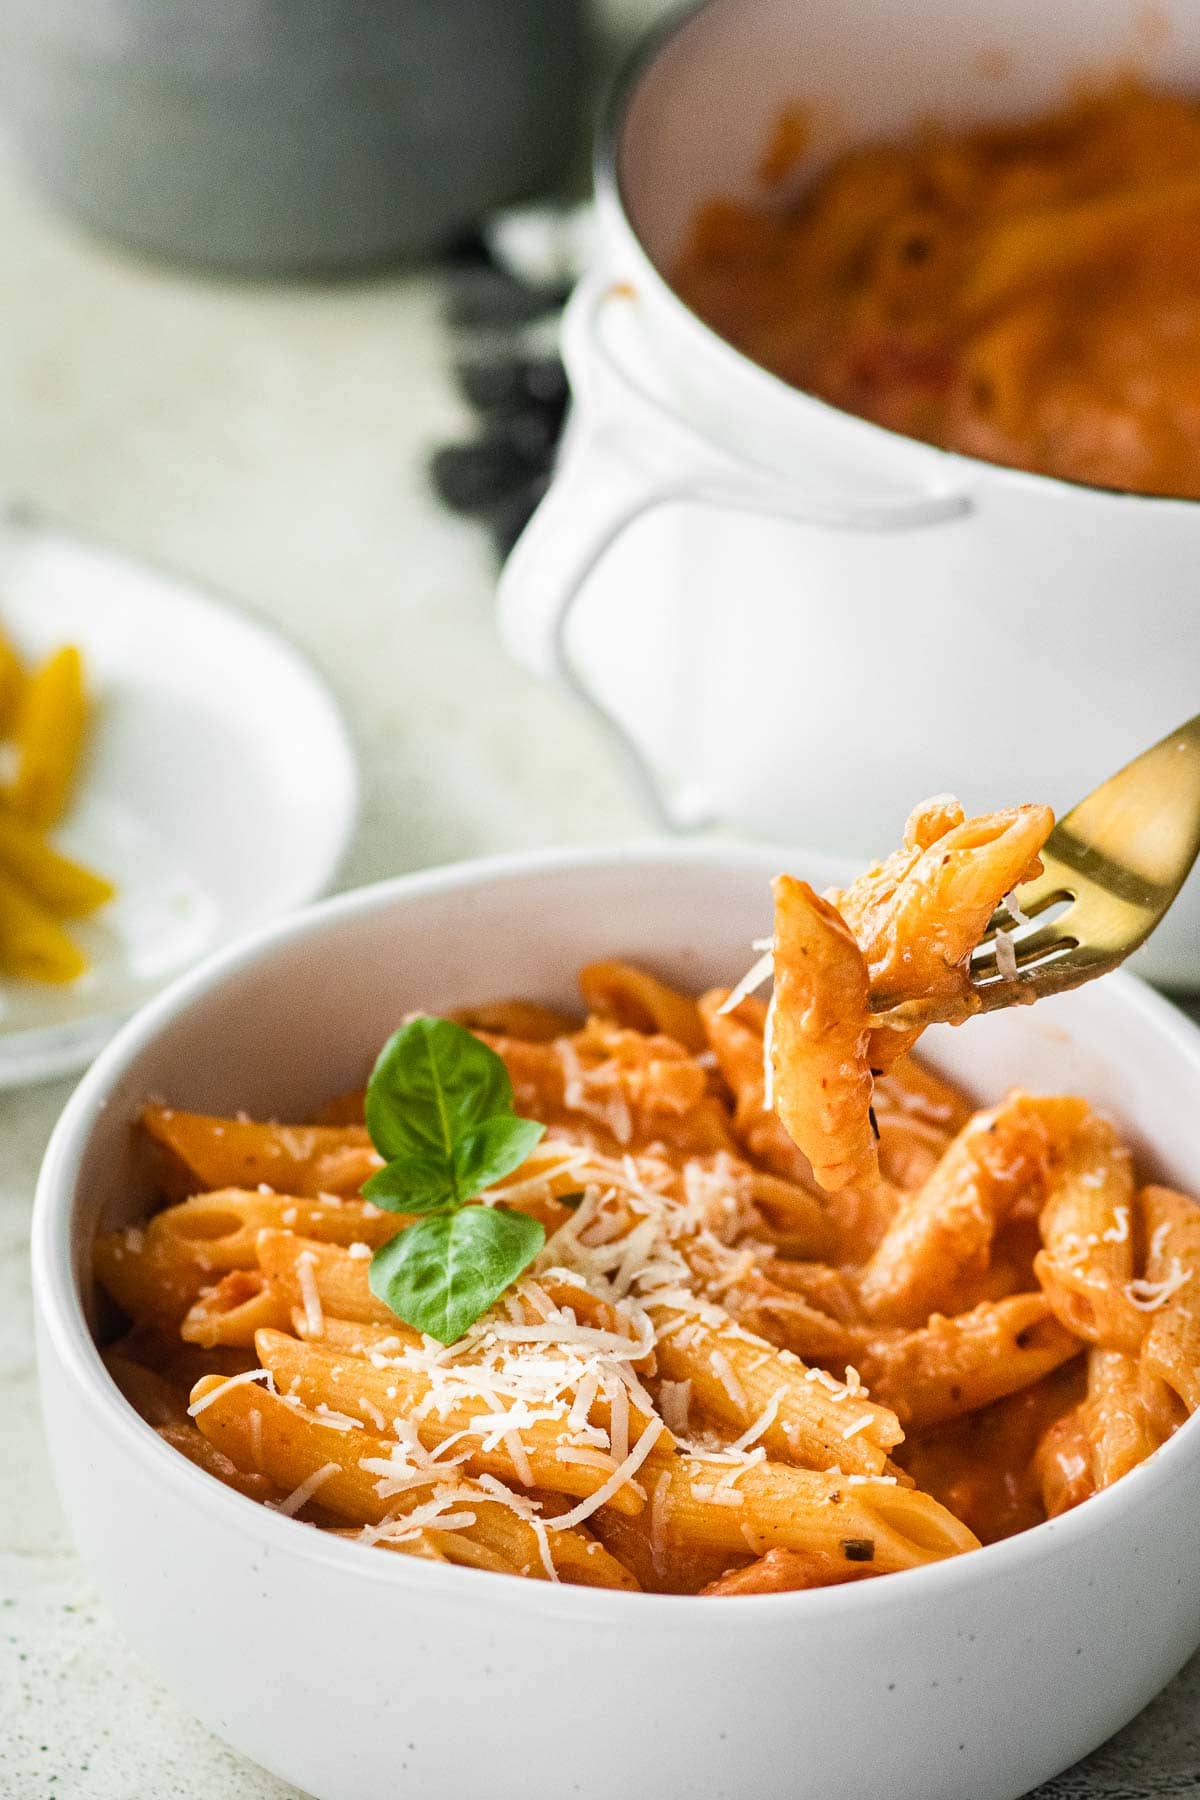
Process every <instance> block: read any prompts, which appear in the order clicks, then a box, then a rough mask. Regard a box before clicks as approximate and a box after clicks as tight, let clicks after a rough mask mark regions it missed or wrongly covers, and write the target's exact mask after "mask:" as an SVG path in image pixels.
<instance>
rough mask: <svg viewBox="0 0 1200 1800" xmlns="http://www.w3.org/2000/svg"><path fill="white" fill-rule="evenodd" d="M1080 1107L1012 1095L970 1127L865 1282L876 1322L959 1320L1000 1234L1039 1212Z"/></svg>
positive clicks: (908, 1208) (902, 1209) (881, 1249)
mask: <svg viewBox="0 0 1200 1800" xmlns="http://www.w3.org/2000/svg"><path fill="white" fill-rule="evenodd" d="M1086 1112H1087V1109H1086V1107H1085V1106H1084V1104H1083V1102H1082V1101H1080V1100H1073V1099H1071V1098H1069V1097H1055V1098H1049V1099H1044V1098H1041V1097H1040V1096H1036V1095H1031V1094H1022V1093H1016V1094H1011V1095H1010V1096H1009V1098H1008V1099H1007V1100H1005V1101H1004V1102H1003V1103H1002V1104H1001V1105H1000V1106H998V1107H994V1108H992V1110H991V1111H990V1112H984V1113H979V1114H977V1115H976V1117H975V1118H973V1119H972V1120H971V1121H970V1123H969V1124H967V1125H965V1126H964V1127H963V1129H962V1130H961V1131H960V1132H959V1134H958V1136H957V1137H956V1138H955V1140H954V1142H953V1143H952V1144H951V1145H950V1147H949V1148H948V1149H947V1151H946V1153H945V1155H944V1156H943V1157H942V1158H941V1160H940V1161H939V1162H938V1164H937V1166H936V1168H935V1169H934V1170H933V1172H932V1174H931V1175H930V1176H929V1177H928V1179H927V1181H926V1182H925V1183H924V1185H923V1186H922V1187H920V1188H918V1189H916V1190H915V1191H914V1192H912V1193H909V1194H906V1195H904V1196H903V1198H902V1199H901V1201H900V1204H899V1207H898V1209H897V1212H896V1215H895V1217H894V1219H893V1220H892V1222H891V1224H890V1225H889V1227H888V1229H887V1232H886V1233H885V1235H884V1237H883V1239H882V1241H881V1242H880V1244H879V1245H878V1246H877V1248H876V1249H875V1251H874V1254H873V1255H872V1257H871V1259H870V1261H869V1262H868V1263H867V1264H866V1266H865V1267H864V1269H863V1271H862V1275H861V1277H860V1280H859V1293H860V1296H861V1299H862V1304H863V1306H864V1308H865V1310H866V1312H867V1314H868V1316H869V1317H870V1318H873V1319H879V1320H881V1321H882V1322H884V1323H886V1324H892V1325H918V1324H921V1323H922V1322H923V1321H924V1320H925V1319H927V1318H928V1317H929V1315H930V1313H932V1312H957V1311H959V1310H960V1309H961V1308H962V1305H963V1303H964V1301H965V1299H966V1298H967V1296H968V1294H969V1292H970V1290H971V1287H972V1285H973V1284H975V1283H976V1282H977V1281H978V1278H979V1277H980V1276H981V1275H983V1274H984V1273H985V1271H986V1270H987V1268H988V1266H989V1263H990V1261H991V1252H992V1244H993V1240H994V1239H995V1236H996V1233H997V1231H998V1229H999V1228H1000V1227H1001V1226H1002V1225H1003V1224H1004V1223H1005V1221H1006V1220H1007V1219H1008V1218H1009V1216H1010V1215H1011V1214H1012V1212H1013V1209H1014V1208H1015V1207H1016V1206H1017V1205H1018V1203H1020V1202H1022V1201H1024V1202H1026V1203H1027V1204H1028V1205H1030V1206H1032V1207H1035V1208H1036V1207H1037V1206H1038V1205H1039V1204H1040V1202H1041V1200H1042V1197H1043V1195H1044V1193H1045V1191H1046V1183H1047V1179H1048V1177H1049V1173H1050V1167H1051V1160H1052V1157H1053V1156H1054V1154H1055V1150H1056V1147H1057V1146H1058V1145H1060V1144H1061V1143H1062V1142H1063V1141H1064V1140H1065V1139H1066V1138H1067V1137H1069V1136H1070V1134H1071V1132H1072V1131H1073V1130H1075V1129H1076V1128H1077V1127H1078V1126H1079V1125H1080V1124H1081V1123H1082V1121H1083V1119H1084V1118H1085V1116H1086Z"/></svg>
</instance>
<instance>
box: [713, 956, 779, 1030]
mask: <svg viewBox="0 0 1200 1800" xmlns="http://www.w3.org/2000/svg"><path fill="white" fill-rule="evenodd" d="M761 941H762V940H760V942H761ZM752 948H754V949H757V948H758V945H753V946H752ZM774 973H775V948H774V944H773V943H772V944H768V945H767V947H766V948H765V949H764V950H763V953H762V955H761V956H760V957H759V958H758V960H757V962H755V963H752V964H751V966H750V968H749V969H747V971H746V973H745V974H744V975H743V976H742V979H741V980H740V981H739V982H738V984H737V986H736V987H735V988H732V989H731V990H730V992H729V996H728V998H727V999H725V1000H723V1001H722V1002H721V1004H720V1006H718V1008H717V1017H718V1018H720V1016H721V1014H722V1013H731V1012H734V1011H736V1009H737V1008H738V1007H739V1006H740V1005H741V1004H742V1001H743V1000H748V999H749V998H750V995H751V994H754V993H757V991H758V989H759V988H760V987H762V985H763V983H764V982H766V981H769V980H770V979H771V977H772V975H773V974H774Z"/></svg>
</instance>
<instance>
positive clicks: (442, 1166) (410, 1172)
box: [362, 1150, 458, 1213]
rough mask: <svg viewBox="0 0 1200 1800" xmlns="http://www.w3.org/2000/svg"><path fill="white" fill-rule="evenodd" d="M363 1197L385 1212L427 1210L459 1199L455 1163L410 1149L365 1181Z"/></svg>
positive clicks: (429, 1153) (454, 1203)
mask: <svg viewBox="0 0 1200 1800" xmlns="http://www.w3.org/2000/svg"><path fill="white" fill-rule="evenodd" d="M362 1193H363V1199H364V1200H370V1201H371V1203H372V1204H373V1205H374V1206H382V1207H383V1209H384V1211H385V1212H406V1213H427V1212H436V1211H437V1209H438V1208H439V1207H442V1206H455V1205H457V1203H458V1189H457V1187H456V1185H455V1176H454V1167H453V1165H452V1163H450V1162H449V1161H448V1160H447V1159H446V1157H444V1156H440V1155H435V1154H434V1153H432V1152H427V1151H421V1150H410V1151H409V1152H408V1153H407V1154H406V1155H404V1156H397V1157H394V1158H393V1159H392V1161H391V1162H390V1163H387V1164H385V1165H384V1167H383V1168H382V1169H376V1171H375V1173H374V1175H372V1176H371V1177H370V1179H369V1180H367V1181H365V1182H364V1183H363V1189H362Z"/></svg>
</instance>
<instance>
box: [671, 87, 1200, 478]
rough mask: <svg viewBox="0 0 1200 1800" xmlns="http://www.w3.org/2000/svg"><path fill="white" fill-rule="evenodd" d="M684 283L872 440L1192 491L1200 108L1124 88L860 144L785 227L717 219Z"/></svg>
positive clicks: (727, 325) (1198, 413)
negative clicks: (981, 123) (868, 426)
mask: <svg viewBox="0 0 1200 1800" xmlns="http://www.w3.org/2000/svg"><path fill="white" fill-rule="evenodd" d="M789 116H790V115H789ZM780 135H781V134H779V133H777V134H776V139H777V140H778V139H779V138H780ZM787 135H790V134H787ZM773 148H774V145H773ZM674 279H675V285H676V287H677V289H678V291H679V292H680V294H681V295H682V297H683V298H684V299H685V300H686V301H687V303H688V304H689V305H690V306H691V307H692V308H693V309H694V310H695V311H696V312H698V313H699V314H700V316H701V317H702V318H703V319H705V320H706V321H707V322H708V323H709V324H710V325H712V326H713V327H714V329H715V330H717V331H719V332H720V333H721V334H722V335H723V336H725V337H726V338H728V339H729V340H730V341H731V342H732V343H734V344H735V345H737V347H738V348H739V349H741V350H743V351H745V352H746V353H747V354H748V355H749V356H752V357H753V358H754V359H755V360H756V361H757V362H760V363H762V364H763V365H764V366H765V367H767V368H768V369H771V370H773V371H774V372H775V373H776V374H777V375H780V376H782V377H783V379H784V380H786V381H789V382H791V383H793V384H794V385H795V386H796V387H799V388H804V389H806V390H808V391H809V392H811V393H814V394H817V395H819V396H820V397H821V398H823V399H825V400H829V401H832V402H833V403H834V404H835V405H837V406H840V407H843V408H845V409H846V410H847V411H849V412H852V413H857V414H860V415H861V416H862V417H864V418H867V419H871V420H873V421H875V422H876V423H877V424H880V425H884V426H887V427H889V428H890V429H892V430H895V431H899V432H903V433H905V434H907V435H909V436H912V437H917V438H923V439H926V440H927V441H928V442H930V443H933V444H939V445H943V446H945V447H946V448H949V449H954V450H960V451H965V452H967V453H968V454H970V455H973V456H980V457H983V458H985V459H987V460H989V461H992V462H998V463H1006V464H1009V465H1011V466H1012V467H1015V468H1021V469H1029V470H1033V471H1035V472H1038V473H1042V474H1048V475H1056V476H1061V477H1064V478H1066V479H1069V480H1074V481H1080V482H1086V483H1092V484H1095V485H1098V486H1101V487H1111V488H1117V489H1125V490H1129V491H1132V492H1136V493H1146V494H1168V495H1179V496H1186V497H1189V498H1200V101H1193V100H1190V99H1182V98H1178V97H1175V96H1171V95H1167V94H1162V93H1154V92H1151V91H1149V90H1147V89H1145V88H1143V87H1139V86H1137V85H1134V84H1132V83H1130V84H1124V85H1121V86H1119V87H1114V88H1112V89H1110V90H1108V91H1106V92H1103V93H1099V94H1093V95H1090V96H1087V97H1083V98H1079V99H1077V100H1074V101H1072V102H1071V103H1070V104H1068V105H1066V106H1064V107H1063V108H1061V109H1060V110H1058V111H1056V112H1053V113H1049V114H1046V115H1043V116H1042V117H1040V118H1037V119H1034V120H1032V121H1027V122H1024V123H1021V124H1018V125H1014V126H1006V127H1003V128H993V127H988V128H985V129H979V130H973V131H967V132H949V131H946V130H943V129H939V128H936V127H928V128H925V129H922V130H919V131H915V132H913V133H912V134H911V135H910V136H908V137H907V138H905V139H904V140H902V141H900V142H896V143H883V144H867V145H864V146H862V147H861V148H859V149H856V150H853V151H851V152H849V153H848V154H845V155H843V156H841V157H840V158H839V159H838V160H837V161H836V162H834V163H833V164H832V165H831V166H830V167H829V168H828V169H827V170H826V172H825V173H824V174H823V175H822V176H821V177H820V179H819V180H818V181H817V182H816V183H815V184H814V185H813V186H812V187H811V188H810V189H809V190H808V192H807V193H805V194H804V195H803V196H802V198H801V199H800V201H799V202H798V203H796V204H795V205H793V206H792V207H791V208H790V209H788V210H779V209H775V210H772V209H771V208H770V207H768V206H767V205H766V204H764V205H763V206H762V207H753V206H747V205H744V204H740V203H736V202H733V201H727V200H716V201H713V202H711V203H710V204H709V205H708V206H706V207H705V208H704V209H703V211H702V212H701V213H700V214H699V216H698V217H697V219H696V221H695V224H694V227H693V230H692V234H691V238H690V242H689V244H688V246H687V249H686V251H685V254H684V256H683V257H682V259H681V261H680V264H679V267H678V268H677V270H676V271H675V276H674Z"/></svg>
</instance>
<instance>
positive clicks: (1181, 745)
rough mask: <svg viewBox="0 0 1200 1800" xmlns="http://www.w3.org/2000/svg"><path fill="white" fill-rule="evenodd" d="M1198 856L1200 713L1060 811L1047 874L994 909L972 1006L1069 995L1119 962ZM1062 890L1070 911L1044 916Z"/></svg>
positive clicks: (988, 1007)
mask: <svg viewBox="0 0 1200 1800" xmlns="http://www.w3.org/2000/svg"><path fill="white" fill-rule="evenodd" d="M1197 854H1200V714H1197V716H1196V717H1195V718H1194V719H1189V721H1188V723H1187V724H1186V725H1181V726H1180V728H1179V730H1178V731H1173V732H1172V733H1171V735H1170V736H1169V737H1165V738H1164V739H1163V740H1162V742H1161V743H1160V744H1155V746H1154V748H1153V749H1152V750H1146V751H1143V753H1142V755H1141V756H1139V757H1136V758H1135V759H1134V761H1133V762H1131V763H1127V764H1126V766H1125V767H1124V768H1123V769H1121V770H1120V771H1119V773H1117V774H1116V775H1113V776H1111V777H1110V779H1109V780H1108V781H1106V782H1105V783H1104V784H1103V786H1102V787H1098V788H1097V789H1096V790H1095V792H1094V793H1091V794H1089V795H1088V796H1087V798H1086V799H1084V800H1081V801H1080V802H1079V804H1078V805H1077V806H1074V807H1072V809H1071V811H1070V812H1069V813H1067V814H1066V815H1065V816H1064V817H1063V818H1061V819H1060V820H1059V821H1058V824H1057V825H1056V826H1055V827H1054V830H1053V831H1052V832H1051V833H1050V836H1049V838H1048V839H1047V840H1046V845H1045V848H1044V849H1043V851H1042V862H1043V864H1044V869H1043V873H1042V874H1041V875H1038V876H1036V877H1035V878H1034V879H1033V880H1032V881H1027V882H1025V883H1023V884H1022V886H1021V887H1019V888H1018V889H1017V890H1016V892H1015V894H1014V895H1012V896H1011V898H1012V899H1014V900H1015V903H1016V904H1015V909H1014V910H1010V909H1009V908H1008V907H1007V906H1006V905H1001V906H1000V907H999V908H998V909H997V910H996V912H995V913H994V914H993V916H992V919H991V922H990V924H989V926H988V929H987V932H986V934H985V935H984V938H983V940H982V942H981V944H980V945H979V948H978V949H977V950H976V951H975V953H974V955H973V956H972V959H971V985H972V988H973V990H974V996H975V999H976V1001H977V1005H976V1007H975V1008H974V1009H973V1010H978V1011H980V1012H993V1011H994V1010H995V1009H996V1008H997V1007H1001V1006H1013V1005H1018V1004H1020V1003H1021V1002H1022V1001H1031V1000H1040V999H1041V998H1042V996H1043V995H1045V994H1061V993H1063V992H1065V990H1066V989H1068V988H1074V987H1079V986H1080V984H1081V983H1082V982H1085V981H1091V980H1092V978H1093V976H1096V975H1104V974H1106V973H1107V972H1108V970H1109V969H1115V968H1116V967H1117V964H1118V963H1122V962H1124V960H1125V958H1126V957H1127V956H1129V955H1130V953H1131V952H1132V951H1134V950H1136V949H1137V948H1138V946H1139V944H1143V943H1145V941H1146V939H1147V938H1148V937H1149V936H1150V933H1151V932H1152V931H1153V930H1154V928H1155V926H1156V925H1157V924H1158V922H1159V920H1160V919H1161V918H1162V916H1163V914H1164V913H1165V912H1166V910H1167V908H1168V907H1169V906H1170V904H1171V902H1172V901H1173V900H1174V898H1175V896H1176V894H1177V893H1178V892H1179V890H1180V888H1181V887H1182V886H1183V884H1184V882H1185V880H1186V879H1187V876H1188V872H1189V870H1190V869H1191V867H1192V864H1193V863H1194V862H1195V860H1196V857H1197ZM1063 900H1066V901H1069V903H1070V904H1069V905H1068V906H1067V907H1066V909H1065V911H1063V912H1062V913H1060V914H1059V915H1058V916H1057V917H1056V918H1055V919H1053V920H1052V921H1050V922H1048V923H1046V924H1043V925H1038V924H1037V923H1036V920H1037V919H1038V917H1039V915H1041V914H1043V913H1045V912H1046V911H1047V909H1048V908H1049V907H1051V906H1053V905H1055V904H1056V903H1057V902H1060V901H1063ZM1027 927H1028V929H1027ZM999 932H1004V933H1005V934H1006V935H1007V934H1015V935H1011V936H1010V937H1009V943H1010V946H1011V951H1012V957H1013V959H1014V960H1015V964H1016V970H1015V973H1014V972H1013V970H1012V967H1011V963H1009V958H1008V956H1007V954H1006V953H1003V952H1002V961H1001V963H1000V966H998V965H997V953H996V945H997V933H999ZM1005 963H1009V967H1008V972H1007V973H1006V972H1005V967H1004V964H1005Z"/></svg>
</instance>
